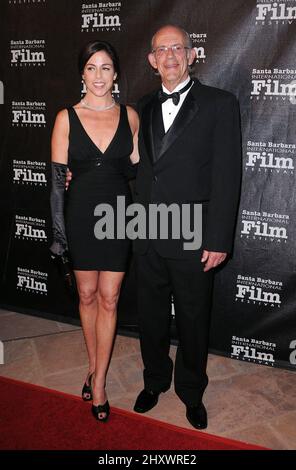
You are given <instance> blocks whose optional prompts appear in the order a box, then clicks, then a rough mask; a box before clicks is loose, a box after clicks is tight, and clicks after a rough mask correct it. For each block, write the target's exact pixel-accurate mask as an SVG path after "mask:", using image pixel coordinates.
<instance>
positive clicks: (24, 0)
mask: <svg viewBox="0 0 296 470" xmlns="http://www.w3.org/2000/svg"><path fill="white" fill-rule="evenodd" d="M8 3H9V5H16V6H17V5H29V6H30V5H32V6H35V5H44V4H45V3H46V0H8Z"/></svg>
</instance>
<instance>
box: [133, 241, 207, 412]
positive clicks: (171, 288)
mask: <svg viewBox="0 0 296 470" xmlns="http://www.w3.org/2000/svg"><path fill="white" fill-rule="evenodd" d="M201 253H202V252H201V250H199V251H198V252H197V254H196V257H195V256H193V257H192V258H189V259H171V258H164V257H162V256H160V255H159V254H158V253H157V251H155V250H154V248H153V246H152V243H150V245H149V249H148V251H147V252H146V253H145V254H144V255H137V257H136V259H137V276H138V295H137V298H138V312H139V330H140V343H141V353H142V359H143V363H144V386H145V388H146V389H147V390H153V391H156V392H161V391H166V390H167V389H169V388H170V385H171V381H172V375H173V363H172V360H171V359H170V357H169V348H170V323H171V321H170V320H171V315H170V311H171V294H173V296H174V307H175V319H176V328H177V333H178V340H179V343H178V347H177V355H176V363H175V373H174V385H175V391H176V393H177V395H178V396H179V398H180V399H181V400H182V401H183V402H184V403H185V404H186V405H189V406H194V405H198V404H199V403H200V402H201V399H202V396H203V393H204V390H205V388H206V386H207V384H208V377H207V374H206V367H207V356H208V339H209V326H210V310H211V300H212V286H213V270H210V271H208V272H207V273H204V271H203V266H204V265H203V263H201V261H200V259H201Z"/></svg>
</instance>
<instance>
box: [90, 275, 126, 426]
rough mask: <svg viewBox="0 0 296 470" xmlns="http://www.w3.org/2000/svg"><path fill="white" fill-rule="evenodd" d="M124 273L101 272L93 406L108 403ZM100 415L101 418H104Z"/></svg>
mask: <svg viewBox="0 0 296 470" xmlns="http://www.w3.org/2000/svg"><path fill="white" fill-rule="evenodd" d="M123 277H124V272H111V271H100V274H99V279H98V290H97V302H98V315H97V321H96V328H95V333H96V344H97V350H96V368H95V374H94V376H93V404H94V405H95V406H97V405H103V404H104V403H105V402H106V399H107V397H106V393H105V383H106V374H107V370H108V366H109V362H110V358H111V353H112V348H113V343H114V336H115V329H116V321H117V302H118V298H119V293H120V287H121V283H122V280H123ZM104 415H105V414H104V413H100V415H99V418H103V417H104Z"/></svg>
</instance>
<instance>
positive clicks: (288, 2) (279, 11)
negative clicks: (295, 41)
mask: <svg viewBox="0 0 296 470" xmlns="http://www.w3.org/2000/svg"><path fill="white" fill-rule="evenodd" d="M295 19H296V0H282V1H280V2H274V1H271V0H257V5H256V24H258V25H279V24H292V22H293V21H294V20H295Z"/></svg>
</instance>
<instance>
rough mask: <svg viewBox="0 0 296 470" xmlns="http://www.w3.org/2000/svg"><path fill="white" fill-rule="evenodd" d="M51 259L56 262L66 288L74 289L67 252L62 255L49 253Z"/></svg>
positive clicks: (71, 290)
mask: <svg viewBox="0 0 296 470" xmlns="http://www.w3.org/2000/svg"><path fill="white" fill-rule="evenodd" d="M51 259H52V260H53V261H54V263H55V264H56V266H57V269H58V271H59V273H60V275H61V276H62V278H63V280H64V283H65V285H66V287H67V289H68V290H69V291H70V292H74V291H76V282H75V276H74V273H73V270H72V267H71V262H70V260H69V257H68V254H67V252H65V253H63V254H62V255H54V254H52V253H51Z"/></svg>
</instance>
